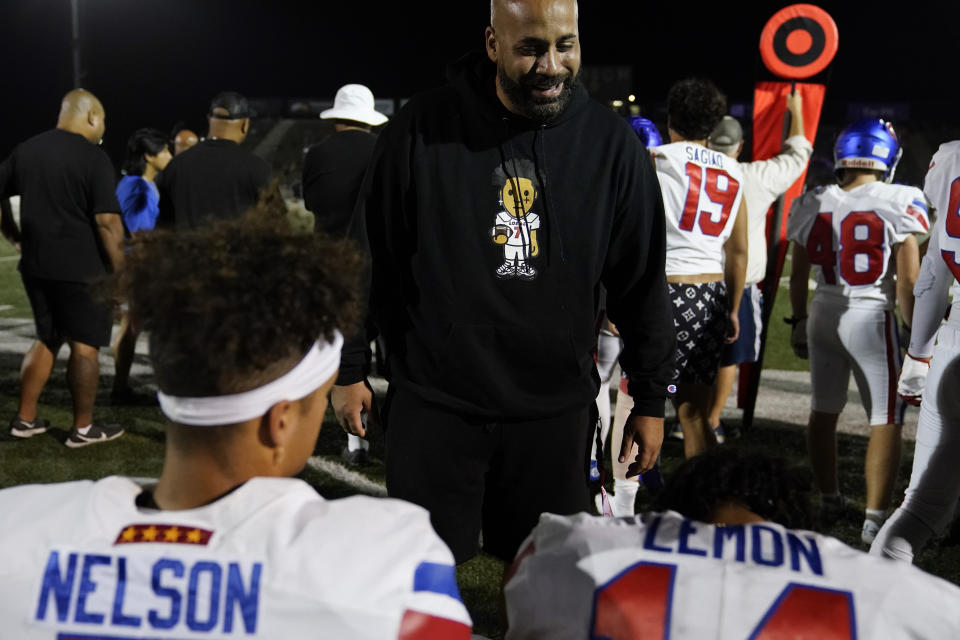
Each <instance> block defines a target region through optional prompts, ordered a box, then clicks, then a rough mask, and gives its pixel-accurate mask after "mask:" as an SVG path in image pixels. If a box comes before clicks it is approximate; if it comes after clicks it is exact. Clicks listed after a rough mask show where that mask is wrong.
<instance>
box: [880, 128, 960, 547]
mask: <svg viewBox="0 0 960 640" xmlns="http://www.w3.org/2000/svg"><path fill="white" fill-rule="evenodd" d="M923 190H924V193H926V195H927V198H929V200H930V202H931V203H932V205H933V207H934V209H935V210H936V211H937V214H938V215H937V222H936V224H935V225H934V230H933V234H932V235H931V238H930V246H929V247H928V248H927V253H926V255H925V256H924V258H923V263H922V265H921V267H920V277H919V278H918V280H917V284H916V287H915V288H914V293H915V295H916V302H915V304H914V308H913V324H912V328H913V332H912V334H911V337H910V347H909V348H908V349H907V357H906V360H905V362H904V365H903V371H902V372H901V374H900V385H899V389H898V390H899V392H900V394H901V395H902V396H904V397H905V398H907V399H908V400H909V401H910V402H911V403H916V402H919V401H920V399H921V397H922V399H923V402H922V403H921V404H920V419H919V422H918V424H917V446H916V450H915V451H914V454H913V472H912V474H911V476H910V486H909V487H907V493H906V496H905V497H904V500H903V504H902V505H900V508H899V509H897V510H896V511H895V512H894V514H893V515H892V516H890V519H889V520H887V522H886V523H884V525H883V528H882V529H881V530H880V533H879V534H877V538H876V540H874V541H873V546H871V547H870V552H871V553H877V554H883V555H885V556H888V557H891V558H897V559H899V560H906V561H908V562H910V561H912V560H913V556H914V554H915V553H916V552H917V551H918V550H919V549H920V548H921V547H922V546H923V545H924V544H926V542H927V541H928V540H929V539H930V537H931V536H933V535H934V533H935V532H937V531H939V530H940V529H942V528H943V527H944V526H945V525H947V524H948V523H949V521H950V518H951V516H952V515H953V512H954V508H955V506H956V504H957V500H958V498H960V473H957V458H958V456H960V395H958V394H957V389H960V369H958V366H960V283H958V280H960V140H955V141H953V142H948V143H946V144H944V145H941V146H940V149H939V150H938V151H937V153H936V154H935V155H934V156H933V161H932V162H931V163H930V170H929V171H928V172H927V179H926V183H925V184H924V189H923ZM950 289H952V291H951V293H952V294H953V306H952V307H951V308H950V317H949V318H948V320H947V323H946V325H944V326H943V327H942V328H941V327H940V324H941V321H942V320H943V316H944V312H945V311H946V310H947V305H948V303H949V301H948V297H947V292H948V290H950ZM938 330H939V336H938ZM934 341H936V347H934ZM931 356H932V359H931Z"/></svg>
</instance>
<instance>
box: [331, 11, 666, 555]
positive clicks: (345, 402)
mask: <svg viewBox="0 0 960 640" xmlns="http://www.w3.org/2000/svg"><path fill="white" fill-rule="evenodd" d="M485 41H486V51H475V52H472V53H469V54H467V55H466V56H465V57H463V58H462V59H460V60H459V61H457V62H456V63H454V64H453V65H452V67H451V72H450V78H451V85H450V86H447V87H444V88H442V89H438V90H435V91H431V92H429V93H425V94H422V95H419V96H415V97H414V98H412V99H411V100H410V102H409V103H407V105H406V106H405V107H404V108H403V109H401V111H400V113H399V114H398V115H397V117H396V119H394V120H393V121H391V123H390V124H387V125H386V128H385V130H384V131H383V133H382V134H381V135H380V137H379V139H378V142H377V146H376V148H375V151H374V155H373V159H372V162H371V165H370V168H369V170H368V172H367V174H366V178H365V184H364V188H362V189H361V200H359V201H358V206H361V207H363V211H365V215H366V223H367V227H368V237H369V240H370V250H371V257H372V266H373V269H372V271H373V280H372V292H371V296H370V299H371V302H372V315H373V318H374V321H375V323H376V325H377V327H378V328H379V330H380V332H381V335H382V336H383V339H384V342H385V347H386V348H385V352H386V354H387V357H388V360H389V363H390V367H389V369H390V371H391V376H392V377H391V380H390V391H389V392H388V396H387V400H386V405H387V407H386V409H385V411H384V414H385V415H384V419H385V422H386V425H387V430H386V434H387V449H386V476H387V491H388V492H389V493H390V495H392V496H395V497H399V498H403V499H406V500H409V501H411V502H414V503H417V504H420V505H422V506H424V507H426V508H427V509H428V510H429V511H430V514H431V517H432V520H433V523H434V526H435V527H436V530H437V533H439V534H440V536H441V537H442V538H443V539H444V540H445V541H446V542H447V543H448V544H449V545H450V547H451V549H452V550H453V552H454V555H455V557H456V558H457V561H458V562H462V561H465V560H467V559H469V558H470V557H471V556H473V555H474V554H475V553H476V551H477V547H478V543H479V540H480V533H481V530H482V532H483V546H484V549H485V550H486V551H488V552H489V553H491V554H493V555H495V556H498V557H500V558H504V559H509V558H511V557H512V556H513V555H514V554H515V553H516V550H517V547H518V546H519V545H520V542H521V541H522V540H523V538H524V537H525V536H526V535H527V534H528V533H529V531H530V529H532V527H533V526H534V525H535V524H536V522H537V519H538V517H539V515H540V513H541V512H543V511H550V512H554V513H576V512H579V511H583V510H586V509H587V508H588V506H589V494H588V491H587V478H588V472H587V469H588V464H587V458H588V451H589V449H588V443H589V442H590V439H591V435H592V433H593V430H594V428H595V425H596V405H595V404H594V398H596V396H597V389H598V388H599V376H598V374H597V372H596V367H595V365H594V360H593V352H594V344H595V342H596V332H595V326H596V324H597V316H598V312H599V309H598V304H599V299H600V288H601V285H602V286H604V287H606V289H607V292H608V293H607V309H608V313H609V316H610V319H611V320H612V321H613V322H614V323H615V324H616V325H617V327H619V328H620V333H621V336H622V337H623V342H624V351H623V355H622V356H621V358H620V362H621V365H622V366H623V369H624V371H626V372H627V375H628V377H629V385H630V389H631V394H632V395H634V397H635V398H637V397H639V398H640V400H638V401H636V402H635V403H634V410H633V413H632V415H631V417H630V418H629V419H628V421H627V428H626V429H625V435H624V438H623V441H622V443H621V442H618V443H616V444H615V446H616V447H618V449H619V450H620V455H621V456H622V458H623V459H624V460H626V459H627V458H628V457H630V458H634V457H635V462H634V463H633V464H632V465H631V472H632V473H633V474H636V473H640V472H643V471H645V470H647V469H649V468H651V467H652V465H653V463H654V461H655V460H656V458H657V453H658V452H659V450H660V445H661V442H662V439H663V411H664V399H665V398H666V397H667V396H669V395H670V393H671V391H670V376H671V374H672V372H673V343H674V336H675V331H674V328H673V320H672V318H671V315H670V307H671V304H670V300H669V298H668V296H667V285H666V280H665V277H664V269H663V266H664V255H665V249H664V224H665V223H664V214H663V204H662V202H661V199H660V189H659V185H658V183H657V178H656V175H655V174H654V171H653V166H652V163H651V161H650V156H649V154H648V153H647V152H646V149H645V148H644V147H643V144H641V143H640V141H639V139H638V138H637V136H636V134H634V133H633V130H632V129H631V128H630V125H628V124H627V123H626V121H624V119H623V118H621V117H619V116H618V115H617V114H615V113H613V112H612V111H610V110H609V109H607V108H605V107H604V106H602V105H601V104H599V103H597V102H595V101H592V100H590V98H589V97H588V95H587V92H586V90H585V89H584V88H583V86H582V85H581V84H579V83H578V82H577V78H578V74H579V71H580V39H579V29H578V23H577V4H576V2H574V0H522V1H513V2H510V1H508V0H495V1H494V2H493V4H492V14H491V22H490V26H488V27H487V29H486V37H485ZM343 363H344V364H342V365H341V369H340V377H339V378H338V387H335V389H336V391H335V393H334V396H333V403H334V408H335V410H336V413H337V416H338V418H339V420H340V422H341V424H342V425H343V426H344V427H345V428H347V429H350V430H351V431H353V432H354V433H355V434H356V435H362V434H363V427H362V424H361V421H360V413H361V410H362V408H363V407H365V406H369V391H365V389H366V387H365V385H364V384H363V381H362V378H363V374H362V372H358V371H357V369H358V367H356V366H354V361H353V360H352V359H351V358H348V357H345V358H344V360H343ZM354 375H356V377H354V378H351V376H354Z"/></svg>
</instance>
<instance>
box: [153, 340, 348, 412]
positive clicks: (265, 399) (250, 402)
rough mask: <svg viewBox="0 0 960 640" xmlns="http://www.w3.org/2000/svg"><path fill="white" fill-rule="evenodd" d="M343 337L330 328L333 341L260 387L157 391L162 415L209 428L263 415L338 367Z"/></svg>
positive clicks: (300, 394) (319, 383)
mask: <svg viewBox="0 0 960 640" xmlns="http://www.w3.org/2000/svg"><path fill="white" fill-rule="evenodd" d="M342 346H343V336H342V335H341V334H340V332H339V331H336V330H334V332H333V342H332V343H325V342H319V341H318V342H315V343H314V344H313V346H312V347H311V348H310V351H308V352H307V355H305V356H303V359H302V360H300V362H298V363H297V366H295V367H294V368H293V369H291V370H290V371H288V372H287V373H285V374H283V375H282V376H280V377H279V378H277V379H276V380H272V381H270V382H268V383H267V384H265V385H263V386H262V387H257V388H256V389H250V390H249V391H244V392H242V393H233V394H230V395H226V396H208V397H202V398H189V397H179V396H168V395H167V394H165V393H164V392H162V391H158V392H157V399H158V400H160V409H161V410H162V411H163V414H164V415H165V416H167V417H168V418H169V419H170V420H172V421H173V422H176V423H177V424H186V425H191V426H195V427H213V426H218V425H222V424H237V423H238V422H246V421H247V420H252V419H253V418H259V417H260V416H262V415H264V414H265V413H266V412H267V411H268V410H269V409H270V407H272V406H273V405H275V404H277V403H278V402H283V401H287V400H299V399H300V398H304V397H306V396H308V395H309V394H310V393H312V392H314V391H316V390H317V389H319V388H320V386H322V385H323V383H324V382H326V381H327V380H329V379H330V376H332V375H333V374H334V373H335V372H336V370H337V367H339V366H340V347H342Z"/></svg>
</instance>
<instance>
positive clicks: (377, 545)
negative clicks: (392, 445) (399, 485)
mask: <svg viewBox="0 0 960 640" xmlns="http://www.w3.org/2000/svg"><path fill="white" fill-rule="evenodd" d="M141 491H142V487H141V486H139V485H138V484H136V483H135V482H133V481H132V480H130V479H127V478H120V477H110V478H106V479H103V480H100V481H98V482H89V481H82V482H70V483H64V484H52V485H32V486H24V487H16V488H12V489H6V490H3V491H0V513H3V515H4V526H3V527H0V594H2V597H0V620H2V621H3V624H2V625H0V638H2V639H4V640H6V639H9V640H29V639H33V638H36V639H38V640H39V639H43V640H54V639H57V640H75V639H77V640H79V639H80V638H85V639H89V638H96V639H97V640H127V639H131V638H153V639H158V638H163V639H164V640H174V639H175V640H195V639H198V638H206V639H217V640H223V639H227V638H245V639H254V638H261V639H270V640H276V639H278V638H283V639H285V640H286V639H294V638H318V637H329V638H389V639H395V638H404V639H407V638H411V639H412V638H437V637H453V638H461V639H468V638H469V637H470V618H469V616H468V614H467V612H466V609H465V608H464V606H463V604H462V602H461V601H460V596H459V593H458V591H457V586H456V579H455V572H454V563H453V556H452V555H451V553H450V551H449V550H448V549H447V547H446V546H445V545H444V544H443V543H442V542H441V541H440V539H439V538H438V537H437V535H436V534H435V533H434V532H433V530H432V529H431V527H430V522H429V517H428V514H427V512H426V511H424V510H423V509H421V508H419V507H415V506H413V505H410V504H407V503H404V502H400V501H398V500H390V499H374V498H366V497H353V498H345V499H342V500H331V501H328V500H324V499H323V498H321V497H320V496H319V495H318V494H317V493H316V491H314V490H313V489H312V488H311V487H310V486H309V485H307V484H306V483H304V482H302V481H300V480H294V479H290V478H254V479H252V480H250V481H248V482H247V483H245V484H244V485H242V486H240V487H238V488H237V489H236V490H234V491H233V492H231V493H229V494H228V495H226V496H224V497H222V498H220V499H219V500H216V501H215V502H213V503H211V504H208V505H205V506H203V507H199V508H196V509H188V510H182V511H162V510H157V509H145V508H141V507H138V506H137V505H136V503H135V500H136V497H137V495H138V494H140V493H141Z"/></svg>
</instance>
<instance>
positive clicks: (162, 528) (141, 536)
mask: <svg viewBox="0 0 960 640" xmlns="http://www.w3.org/2000/svg"><path fill="white" fill-rule="evenodd" d="M212 536H213V531H211V530H209V529H201V528H199V527H187V526H182V525H175V524H130V525H127V526H126V527H124V528H123V529H122V530H121V531H120V533H119V535H117V539H116V540H114V542H113V544H134V543H141V542H147V543H149V542H155V543H167V544H190V545H200V546H205V545H207V544H208V543H209V542H210V538H211V537H212Z"/></svg>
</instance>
